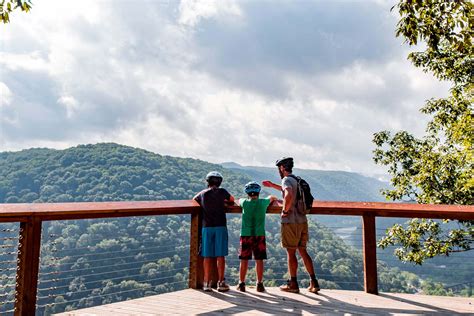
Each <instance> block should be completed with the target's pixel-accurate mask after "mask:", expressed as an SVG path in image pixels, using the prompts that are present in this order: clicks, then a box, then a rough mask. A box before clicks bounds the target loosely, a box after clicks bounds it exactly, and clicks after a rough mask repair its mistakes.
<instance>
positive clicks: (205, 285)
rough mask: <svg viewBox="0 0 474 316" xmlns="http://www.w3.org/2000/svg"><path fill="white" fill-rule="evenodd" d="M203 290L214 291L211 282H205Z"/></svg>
mask: <svg viewBox="0 0 474 316" xmlns="http://www.w3.org/2000/svg"><path fill="white" fill-rule="evenodd" d="M202 290H203V291H204V292H212V288H211V286H210V284H209V283H204V284H203V286H202Z"/></svg>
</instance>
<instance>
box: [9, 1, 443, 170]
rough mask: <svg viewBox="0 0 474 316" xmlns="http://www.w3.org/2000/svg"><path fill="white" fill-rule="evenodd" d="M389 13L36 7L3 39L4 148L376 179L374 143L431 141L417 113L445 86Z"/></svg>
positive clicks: (124, 4)
mask: <svg viewBox="0 0 474 316" xmlns="http://www.w3.org/2000/svg"><path fill="white" fill-rule="evenodd" d="M379 4H380V6H372V5H365V4H361V3H352V2H348V3H344V4H341V3H339V2H315V3H309V2H308V3H306V2H305V3H301V2H299V3H298V4H294V3H293V2H282V4H281V6H274V5H273V4H272V3H271V2H235V1H182V2H180V3H176V2H166V1H159V2H156V1H142V2H131V1H119V2H107V1H90V2H82V1H81V2H74V3H72V2H69V1H59V2H48V1H41V2H38V3H36V4H35V7H34V8H33V10H32V11H31V14H18V15H17V16H15V19H12V23H11V24H9V25H6V26H5V27H6V29H4V31H3V32H4V33H6V34H5V35H6V36H5V37H3V39H2V52H0V74H1V77H0V82H2V83H1V84H0V88H1V89H3V88H2V84H3V85H4V86H5V87H7V89H8V91H9V95H10V96H9V98H8V99H7V98H5V100H8V103H9V104H15V106H14V107H13V106H8V107H7V106H2V107H1V109H2V117H1V118H0V125H1V126H0V131H1V133H2V137H0V150H7V149H8V150H12V149H21V148H25V147H32V146H48V147H55V148H65V147H67V146H72V145H76V144H79V143H94V142H103V141H107V142H108V141H113V142H118V143H122V144H127V145H131V146H137V147H142V148H146V149H149V150H152V151H154V152H158V153H161V154H169V155H177V156H185V157H194V158H200V159H204V160H209V161H212V162H222V161H236V162H238V163H242V164H249V165H271V164H272V163H273V161H274V160H275V159H276V157H279V156H283V155H292V156H294V157H295V159H296V161H297V164H298V167H305V168H321V169H339V170H348V171H349V170H352V171H365V172H373V171H374V165H373V163H372V160H371V155H372V154H371V151H372V149H373V145H372V143H371V139H372V134H373V133H374V132H377V131H380V130H384V129H391V130H396V129H408V130H413V131H415V132H417V133H421V132H422V130H423V127H424V122H425V120H426V118H424V117H423V116H422V115H421V114H419V112H418V109H419V108H420V106H421V105H422V103H423V101H424V100H425V99H427V98H429V97H432V96H436V95H442V94H443V93H445V92H446V91H447V85H446V84H440V83H437V82H436V81H434V80H433V78H432V77H430V76H429V75H427V74H424V73H422V72H421V71H419V70H418V69H415V68H414V67H413V66H412V65H410V64H409V63H408V62H407V61H405V58H406V57H405V56H406V51H404V49H403V48H402V47H400V45H399V43H398V42H397V41H396V40H394V39H393V28H394V27H395V26H394V25H395V22H396V20H395V19H390V18H387V16H389V17H390V13H388V11H387V10H388V9H387V8H386V7H385V6H384V5H385V4H384V3H383V2H380V3H379ZM364 23H365V24H364ZM5 30H6V31H5ZM368 39H370V40H368ZM58 130H59V131H61V132H59V133H58Z"/></svg>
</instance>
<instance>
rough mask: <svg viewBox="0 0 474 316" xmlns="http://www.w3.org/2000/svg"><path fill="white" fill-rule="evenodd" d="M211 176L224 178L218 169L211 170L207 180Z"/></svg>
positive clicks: (207, 179)
mask: <svg viewBox="0 0 474 316" xmlns="http://www.w3.org/2000/svg"><path fill="white" fill-rule="evenodd" d="M210 178H220V179H221V180H222V179H223V177H222V175H221V174H220V173H219V172H217V171H211V172H209V173H208V174H207V176H206V181H209V179H210Z"/></svg>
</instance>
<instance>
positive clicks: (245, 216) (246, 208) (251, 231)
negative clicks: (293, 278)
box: [237, 182, 277, 292]
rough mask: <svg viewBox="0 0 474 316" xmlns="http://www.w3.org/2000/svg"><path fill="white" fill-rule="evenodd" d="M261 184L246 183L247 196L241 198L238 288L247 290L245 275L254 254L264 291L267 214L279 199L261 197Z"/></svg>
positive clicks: (261, 286) (259, 287)
mask: <svg viewBox="0 0 474 316" xmlns="http://www.w3.org/2000/svg"><path fill="white" fill-rule="evenodd" d="M261 189H262V188H261V186H260V185H259V184H258V183H257V182H249V183H247V184H246V185H245V193H247V198H245V199H240V200H239V205H240V206H241V207H242V228H241V230H240V249H239V259H240V282H239V285H238V286H237V290H239V291H242V292H245V276H246V274H247V269H248V265H249V259H252V254H253V257H254V259H255V266H256V270H257V291H258V292H264V291H265V287H264V286H263V260H264V259H267V245H266V242H265V214H266V212H267V208H268V206H269V205H270V204H271V203H272V202H274V201H276V200H277V198H276V197H275V196H269V197H268V198H266V199H260V198H259V195H260V190H261Z"/></svg>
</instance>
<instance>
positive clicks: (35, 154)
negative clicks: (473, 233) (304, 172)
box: [0, 144, 420, 314]
mask: <svg viewBox="0 0 474 316" xmlns="http://www.w3.org/2000/svg"><path fill="white" fill-rule="evenodd" d="M210 170H219V171H220V172H222V173H223V175H224V178H225V180H224V183H223V186H224V187H226V188H228V189H229V191H231V192H232V193H233V194H234V195H236V196H237V197H239V196H242V193H241V192H242V187H243V185H244V184H245V183H246V182H247V181H249V180H250V179H251V177H250V176H249V175H248V174H245V173H242V172H239V171H238V170H228V169H225V168H223V167H222V166H219V165H215V164H210V163H207V162H204V161H200V160H195V159H183V158H174V157H168V156H161V155H158V154H154V153H151V152H148V151H145V150H141V149H136V148H131V147H127V146H121V145H117V144H97V145H84V146H78V147H74V148H69V149H66V150H51V149H30V150H23V151H20V152H10V153H8V152H6V153H0V202H8V203H14V202H62V201H123V200H157V199H189V198H191V197H192V196H193V195H194V194H195V193H196V192H198V191H200V190H201V189H202V188H203V187H204V186H205V181H204V177H205V175H206V173H207V172H208V171H210ZM228 226H229V237H230V244H229V253H230V255H229V257H228V269H227V272H226V277H227V279H228V281H229V282H230V283H231V284H233V283H236V282H237V277H238V276H237V275H238V274H237V273H238V257H237V249H238V235H239V229H240V216H239V215H229V216H228ZM16 227H17V226H15V225H14V224H4V225H2V226H1V227H0V240H2V241H8V240H11V239H12V236H14V235H15V233H17V230H16V229H17V228H16ZM310 234H311V239H310V243H309V246H308V248H309V252H310V253H311V254H312V256H313V258H314V261H315V267H316V271H317V274H318V277H319V279H320V280H321V285H322V286H323V287H324V288H340V289H358V290H361V289H362V288H363V274H362V257H361V253H360V251H358V250H356V249H355V248H352V247H351V246H350V245H348V244H346V243H345V242H344V241H343V240H342V239H341V238H339V237H337V236H335V235H334V234H333V233H332V232H331V230H329V229H327V228H326V227H325V226H324V225H322V224H320V223H318V222H317V221H316V220H314V218H312V220H311V221H310ZM279 239H280V231H279V219H278V216H275V215H269V216H268V217H267V240H268V248H269V259H268V260H267V262H266V270H265V271H266V272H265V279H266V283H267V285H278V284H280V283H281V282H282V281H283V279H284V278H285V277H286V275H285V273H286V268H285V267H286V263H285V262H286V255H285V252H284V250H283V249H282V248H281V247H280V245H279ZM15 259H16V258H15V254H14V252H12V253H11V255H9V253H8V252H0V262H2V263H5V265H3V266H2V267H0V289H6V288H10V289H13V286H12V285H13V284H14V270H15V261H14V260H15ZM10 263H11V264H10ZM9 264H10V265H9ZM188 266H189V216H155V217H131V218H119V219H94V220H78V221H53V222H45V223H44V225H43V242H42V248H41V268H40V277H39V293H38V304H39V305H38V306H39V309H38V314H50V313H54V312H59V311H64V310H69V309H77V308H82V307H88V306H94V305H100V304H106V303H110V302H113V301H118V300H125V299H131V298H137V297H142V296H144V295H150V294H156V293H163V292H166V291H173V290H178V289H183V288H185V287H187V273H188ZM301 266H302V265H301ZM3 268H6V269H10V270H2V269H3ZM1 271H10V272H9V273H10V274H8V273H3V272H1ZM2 273H3V274H2ZM379 276H380V288H381V290H384V291H397V292H415V291H417V290H418V289H419V286H420V280H419V279H418V277H417V276H416V275H414V274H411V273H407V272H403V271H400V270H399V269H396V268H389V267H388V266H387V265H385V264H383V263H380V266H379ZM300 277H301V284H302V285H303V286H304V285H305V284H306V283H307V278H306V276H305V274H304V273H303V270H301V271H300ZM13 295H14V292H13V290H10V291H7V292H4V293H2V292H1V291H0V296H1V299H2V300H3V301H4V302H8V301H11V300H13ZM11 307H12V303H6V304H4V305H3V306H2V305H1V304H0V311H2V310H8V309H9V308H11Z"/></svg>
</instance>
